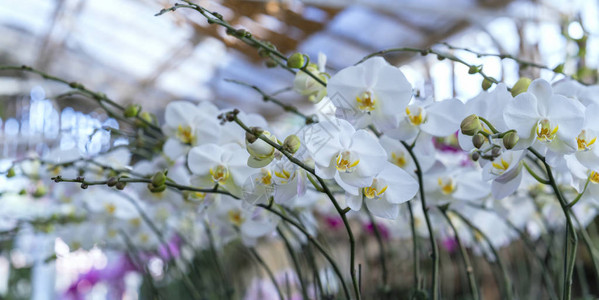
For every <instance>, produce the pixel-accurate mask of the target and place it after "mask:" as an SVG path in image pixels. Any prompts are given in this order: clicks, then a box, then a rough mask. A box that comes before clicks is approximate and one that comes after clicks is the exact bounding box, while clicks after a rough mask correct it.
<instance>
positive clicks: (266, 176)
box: [257, 169, 272, 185]
mask: <svg viewBox="0 0 599 300" xmlns="http://www.w3.org/2000/svg"><path fill="white" fill-rule="evenodd" d="M261 172H262V176H260V177H259V178H258V179H257V181H258V182H260V183H262V184H263V185H271V184H272V173H271V172H270V171H268V170H265V169H262V171H261Z"/></svg>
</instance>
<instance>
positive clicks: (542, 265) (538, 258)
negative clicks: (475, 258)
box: [466, 203, 559, 300]
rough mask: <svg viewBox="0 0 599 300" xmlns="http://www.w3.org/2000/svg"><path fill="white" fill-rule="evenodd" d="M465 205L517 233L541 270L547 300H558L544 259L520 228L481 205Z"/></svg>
mask: <svg viewBox="0 0 599 300" xmlns="http://www.w3.org/2000/svg"><path fill="white" fill-rule="evenodd" d="M466 205H468V206H470V207H473V208H476V209H480V210H484V211H487V212H490V213H493V214H495V215H496V216H497V217H499V218H501V219H502V220H503V221H504V222H505V223H506V224H507V225H508V226H509V227H510V228H511V229H512V230H514V231H515V232H516V233H518V236H519V237H520V238H521V239H522V240H523V241H524V245H525V247H526V248H527V250H528V251H529V252H530V254H532V255H533V256H534V257H535V260H536V261H537V263H538V265H539V267H540V268H541V269H542V270H541V274H542V276H543V281H544V282H545V287H546V288H547V293H548V294H549V298H551V299H552V300H558V299H559V297H558V296H557V294H556V292H555V288H554V287H555V285H554V284H553V279H551V276H550V270H549V269H548V267H547V266H546V262H545V259H544V258H543V257H541V256H540V255H539V253H537V251H536V246H535V244H534V242H533V241H532V240H531V239H530V238H529V237H528V236H527V235H526V233H525V232H524V231H522V230H521V229H520V228H518V227H517V226H516V225H515V224H514V223H513V222H512V221H511V220H510V219H508V218H506V217H504V216H502V215H501V214H499V213H498V212H497V211H495V210H493V209H489V208H487V207H484V206H482V205H476V204H474V203H467V204H466Z"/></svg>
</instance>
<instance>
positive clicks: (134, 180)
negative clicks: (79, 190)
mask: <svg viewBox="0 0 599 300" xmlns="http://www.w3.org/2000/svg"><path fill="white" fill-rule="evenodd" d="M51 179H52V180H54V182H57V183H58V182H77V183H81V184H82V185H83V186H92V185H106V184H108V181H109V180H95V181H88V180H85V178H83V177H77V178H74V179H68V178H63V177H62V176H56V177H52V178H51ZM118 182H126V183H152V179H149V178H127V177H120V178H118ZM164 184H165V185H166V186H167V187H170V188H173V189H176V190H180V191H192V192H200V193H214V194H223V195H227V196H230V197H233V198H235V199H239V197H237V196H235V195H233V194H231V193H229V192H227V191H223V190H215V189H201V188H196V187H192V186H187V185H181V184H176V183H173V182H169V181H167V182H165V183H164Z"/></svg>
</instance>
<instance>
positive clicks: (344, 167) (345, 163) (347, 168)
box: [337, 151, 360, 173]
mask: <svg viewBox="0 0 599 300" xmlns="http://www.w3.org/2000/svg"><path fill="white" fill-rule="evenodd" d="M359 163H360V160H359V159H356V160H353V157H352V155H351V153H350V152H349V151H343V152H341V153H340V154H339V155H338V156H337V170H339V171H341V172H345V173H351V172H353V169H354V167H356V166H357V165H358V164H359Z"/></svg>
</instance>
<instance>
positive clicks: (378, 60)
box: [327, 57, 412, 131]
mask: <svg viewBox="0 0 599 300" xmlns="http://www.w3.org/2000/svg"><path fill="white" fill-rule="evenodd" d="M327 91H328V96H329V98H330V99H331V102H332V103H333V104H334V105H335V106H336V107H337V116H338V117H341V118H343V119H346V120H348V121H350V122H351V123H352V124H354V125H355V126H356V127H357V128H364V127H366V126H368V125H371V124H374V126H376V127H377V128H378V129H379V130H383V131H385V130H386V129H389V128H392V127H393V126H394V125H395V124H394V123H395V118H396V116H398V115H400V114H402V113H403V112H404V111H405V108H406V106H407V105H408V102H410V99H411V98H412V86H411V85H410V83H409V82H408V80H407V79H406V77H405V76H404V75H403V73H402V72H401V70H400V69H399V68H397V67H394V66H392V65H390V64H389V63H387V61H386V60H385V59H384V58H382V57H374V58H371V59H368V60H367V61H365V62H363V63H361V64H359V65H357V66H351V67H347V68H345V69H343V70H341V71H339V72H337V74H335V75H334V76H333V77H332V78H331V80H330V81H329V83H328V86H327Z"/></svg>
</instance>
